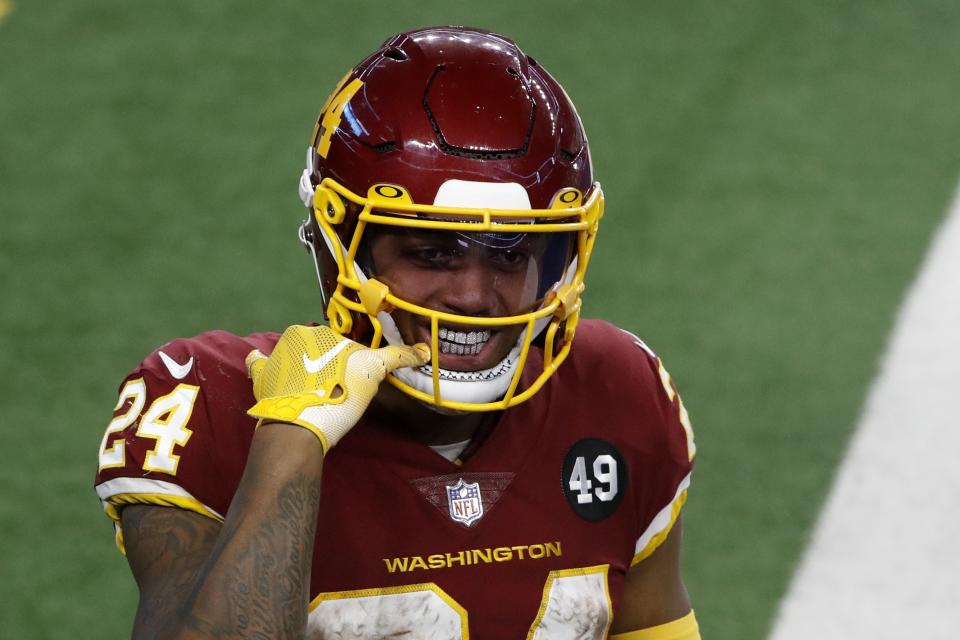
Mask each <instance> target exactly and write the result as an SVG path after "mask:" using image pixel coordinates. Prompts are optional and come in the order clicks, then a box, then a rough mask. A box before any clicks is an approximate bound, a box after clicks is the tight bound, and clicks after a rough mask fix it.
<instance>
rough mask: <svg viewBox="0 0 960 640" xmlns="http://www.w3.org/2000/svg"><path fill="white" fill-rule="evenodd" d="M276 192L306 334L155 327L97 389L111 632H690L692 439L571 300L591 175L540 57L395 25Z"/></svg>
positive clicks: (568, 106)
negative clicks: (686, 508)
mask: <svg viewBox="0 0 960 640" xmlns="http://www.w3.org/2000/svg"><path fill="white" fill-rule="evenodd" d="M300 196H301V198H302V200H303V203H304V204H305V205H306V207H307V213H308V215H307V219H306V221H305V222H304V223H303V225H302V226H301V228H300V237H301V240H302V241H303V243H304V244H305V245H306V247H307V248H308V249H309V250H310V252H311V253H312V255H313V258H314V262H315V265H316V269H317V274H318V276H319V280H320V284H321V291H322V296H323V303H324V308H325V311H326V317H327V320H328V325H324V326H318V325H313V326H293V327H290V328H288V329H287V330H286V331H284V332H283V333H282V335H280V334H277V333H258V334H253V335H249V336H246V337H240V336H236V335H232V334H229V333H226V332H223V331H212V332H209V333H205V334H202V335H200V336H196V337H194V338H190V339H181V340H175V341H173V342H170V343H167V344H165V345H163V346H162V347H161V348H159V349H158V350H157V351H155V352H154V353H153V354H151V355H150V356H148V357H147V358H146V359H145V360H144V361H143V362H142V363H141V364H140V366H138V367H137V368H136V369H135V370H134V371H133V372H132V373H130V374H129V375H128V376H127V378H126V379H125V381H124V382H123V384H122V385H121V387H120V397H119V400H118V402H117V405H116V408H115V411H114V417H113V420H112V421H111V422H110V424H109V426H108V427H107V429H106V433H105V434H104V437H103V440H102V442H101V445H100V452H99V469H98V472H97V478H96V490H97V493H98V495H99V497H100V499H101V500H102V502H103V506H104V509H105V511H106V513H107V515H108V516H109V517H110V518H111V519H112V520H113V521H114V522H115V524H116V531H117V542H118V545H119V546H120V548H121V550H122V551H124V553H125V554H126V557H127V561H128V562H129V564H130V568H131V570H132V572H133V575H134V577H135V579H136V582H137V584H138V586H139V590H140V601H139V607H138V610H137V614H136V620H135V622H134V636H135V637H143V638H146V637H150V638H154V637H164V638H167V637H177V638H180V637H184V638H186V637H189V638H214V637H216V638H220V637H224V638H226V637H229V638H241V637H243V638H246V637H258V638H303V637H306V638H311V639H313V638H368V639H377V638H388V637H389V638H393V637H404V638H408V639H410V640H414V639H421V638H423V639H426V638H431V639H444V640H446V639H449V640H452V639H455V638H474V639H498V640H499V639H504V638H524V637H526V638H542V639H546V638H550V639H556V638H598V639H599V638H606V637H608V636H609V637H614V638H620V639H631V640H641V639H643V640H657V639H668V638H669V639H674V640H689V639H693V638H698V637H699V633H698V631H697V623H696V621H695V618H694V614H693V612H692V609H691V605H690V602H689V598H688V596H687V592H686V589H685V587H684V584H683V581H682V579H681V575H680V565H679V558H680V539H681V531H680V529H681V527H680V517H679V513H680V509H681V506H682V505H683V503H684V500H685V498H686V492H687V487H688V485H689V481H690V472H691V468H692V461H693V457H694V445H693V435H692V432H691V428H690V424H689V420H688V417H687V413H686V410H685V409H684V406H683V404H682V402H681V400H680V396H679V395H678V394H677V390H676V388H675V386H674V384H673V382H672V381H671V378H670V375H669V374H668V373H667V371H666V370H665V369H664V367H663V364H662V363H661V362H660V360H659V359H658V358H657V356H656V355H655V354H654V353H653V352H652V351H650V349H648V348H647V347H646V346H645V345H644V344H643V342H641V341H640V340H639V339H637V338H636V337H634V336H633V335H631V334H629V333H627V332H625V331H623V330H621V329H618V328H617V327H614V326H612V325H610V324H608V323H605V322H602V321H594V320H583V321H581V320H580V306H581V300H580V296H581V293H582V292H583V289H584V275H585V273H586V271H587V267H588V265H589V262H590V257H591V253H592V251H593V248H594V241H595V240H596V237H597V232H598V229H599V225H600V220H601V217H602V215H603V194H602V192H601V190H600V186H599V184H597V183H595V182H594V181H593V175H592V169H591V162H590V153H589V150H588V147H587V140H586V137H585V135H584V132H583V128H582V126H581V123H580V119H579V116H578V115H577V112H576V111H575V109H574V106H573V104H572V103H571V102H570V99H569V98H568V97H567V95H566V93H565V92H564V91H563V89H562V88H561V87H560V85H559V84H558V83H557V82H556V81H555V80H554V79H553V77H552V76H551V75H550V74H549V73H548V72H547V71H546V70H545V69H544V68H543V67H542V66H541V65H540V64H539V63H538V62H537V61H536V60H535V59H533V58H531V57H530V56H528V55H526V54H525V53H524V52H523V51H521V50H520V49H519V48H518V47H517V45H516V44H515V43H514V42H512V41H511V40H509V39H507V38H505V37H503V36H500V35H496V34H493V33H489V32H486V31H482V30H478V29H467V28H462V27H438V28H429V29H420V30H416V31H411V32H407V33H401V34H399V35H396V36H394V37H392V38H390V39H388V40H387V41H386V42H385V43H384V44H383V45H382V46H381V47H380V48H379V49H377V50H376V51H375V52H374V53H372V54H371V55H370V56H369V57H367V58H366V59H365V60H363V61H362V62H360V63H359V64H358V65H357V66H356V67H354V68H353V69H352V70H351V71H349V72H348V73H347V74H346V75H345V76H344V77H343V79H342V80H341V81H340V82H339V83H338V84H337V85H336V88H335V89H334V90H333V92H332V94H331V95H330V97H329V98H328V99H327V101H326V104H325V105H324V106H323V108H322V110H321V112H320V116H319V118H318V121H317V124H316V127H315V128H314V131H313V135H312V137H311V139H310V146H309V148H308V150H307V166H306V169H305V170H304V172H303V175H302V177H301V180H300ZM381 383H382V384H381ZM611 634H612V635H611Z"/></svg>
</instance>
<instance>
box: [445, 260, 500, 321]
mask: <svg viewBox="0 0 960 640" xmlns="http://www.w3.org/2000/svg"><path fill="white" fill-rule="evenodd" d="M440 301H441V303H442V305H443V307H444V308H445V309H446V310H447V311H449V312H450V313H456V314H460V315H467V316H495V315H500V314H501V313H502V310H501V309H499V308H498V304H497V301H498V294H497V273H496V270H495V269H492V268H491V267H490V266H489V265H485V264H484V261H483V260H482V259H481V260H469V261H468V262H467V264H466V265H465V266H464V267H463V268H461V269H458V270H457V271H456V272H455V273H452V274H450V277H449V278H448V279H447V282H446V286H445V287H444V288H443V291H442V293H441V300H440Z"/></svg>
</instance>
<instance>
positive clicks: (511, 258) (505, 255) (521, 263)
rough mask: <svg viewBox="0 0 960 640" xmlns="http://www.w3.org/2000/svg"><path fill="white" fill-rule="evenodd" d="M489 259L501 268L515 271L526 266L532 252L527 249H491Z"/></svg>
mask: <svg viewBox="0 0 960 640" xmlns="http://www.w3.org/2000/svg"><path fill="white" fill-rule="evenodd" d="M488 259H489V260H490V262H492V263H493V264H494V265H495V266H496V267H497V268H499V269H503V270H504V271H515V270H517V269H520V268H523V267H525V266H526V264H527V261H528V260H530V254H529V253H528V252H526V251H517V250H513V249H503V250H497V251H490V252H489V256H488Z"/></svg>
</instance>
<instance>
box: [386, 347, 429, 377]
mask: <svg viewBox="0 0 960 640" xmlns="http://www.w3.org/2000/svg"><path fill="white" fill-rule="evenodd" d="M375 353H376V354H377V355H378V356H379V357H380V359H381V361H382V362H383V366H384V367H386V369H387V372H388V373H389V372H390V371H393V370H394V369H399V368H400V367H419V366H420V365H424V364H427V363H428V362H430V347H428V346H427V345H425V344H424V343H422V342H419V343H417V344H415V345H413V346H412V347H411V346H407V345H393V344H392V345H390V346H387V347H383V348H382V349H376V350H375Z"/></svg>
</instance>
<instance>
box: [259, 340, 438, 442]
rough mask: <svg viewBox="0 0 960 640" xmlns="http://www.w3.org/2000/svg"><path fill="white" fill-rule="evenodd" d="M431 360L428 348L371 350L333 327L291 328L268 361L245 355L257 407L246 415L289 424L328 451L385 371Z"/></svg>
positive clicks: (365, 403) (363, 408) (359, 412)
mask: <svg viewBox="0 0 960 640" xmlns="http://www.w3.org/2000/svg"><path fill="white" fill-rule="evenodd" d="M429 361H430V348H429V347H428V346H427V345H425V344H417V345H414V346H412V347H410V346H406V345H390V346H387V347H383V348H382V349H370V348H368V347H365V346H363V345H362V344H358V343H356V342H353V341H352V340H348V339H347V338H344V337H343V336H341V335H339V334H337V333H335V332H334V331H333V330H332V329H330V327H327V326H319V327H306V326H302V325H293V326H292V327H289V328H288V329H287V330H286V331H284V332H283V335H282V336H280V340H279V341H278V342H277V344H276V346H275V347H274V348H273V352H272V353H271V354H270V356H269V357H267V356H265V355H263V353H261V352H260V350H259V349H254V350H253V351H251V352H250V353H248V354H247V358H246V364H247V370H248V371H249V373H250V377H251V378H252V379H253V395H254V397H255V398H256V399H257V403H256V404H255V405H253V407H251V408H250V410H249V411H247V413H248V414H250V415H251V416H253V417H254V418H259V419H260V422H258V423H257V425H258V426H259V425H260V424H263V422H264V421H268V422H287V423H290V424H295V425H299V426H301V427H303V428H305V429H308V430H309V431H310V432H312V433H313V434H314V435H315V436H317V438H319V439H320V443H321V444H322V445H323V452H324V453H326V452H327V451H329V450H330V447H332V446H333V445H335V444H336V443H337V442H338V441H339V440H340V438H342V437H343V436H344V434H346V433H347V432H348V431H349V430H350V429H351V428H352V427H353V425H355V424H356V423H357V422H358V421H359V420H360V417H361V416H362V415H363V412H364V411H366V409H367V406H368V405H369V404H370V401H371V400H373V397H374V396H375V395H376V394H377V389H378V388H379V386H380V383H381V382H382V381H383V379H384V378H385V377H386V375H387V373H389V372H390V371H393V370H394V369H396V368H398V367H414V366H419V365H422V364H426V363H427V362H429Z"/></svg>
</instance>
